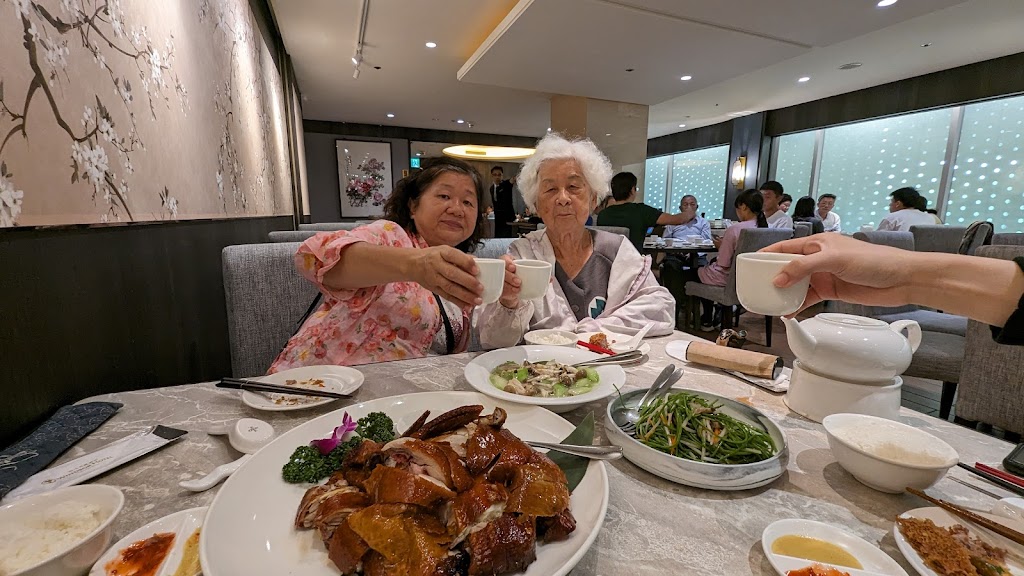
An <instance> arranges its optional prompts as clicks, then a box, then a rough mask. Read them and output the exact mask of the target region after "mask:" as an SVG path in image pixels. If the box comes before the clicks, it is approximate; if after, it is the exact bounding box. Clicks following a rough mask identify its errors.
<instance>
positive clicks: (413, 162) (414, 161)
mask: <svg viewBox="0 0 1024 576" xmlns="http://www.w3.org/2000/svg"><path fill="white" fill-rule="evenodd" d="M409 167H410V168H419V167H420V159H419V158H410V159H409Z"/></svg>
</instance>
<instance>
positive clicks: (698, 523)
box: [55, 332, 1013, 576]
mask: <svg viewBox="0 0 1024 576" xmlns="http://www.w3.org/2000/svg"><path fill="white" fill-rule="evenodd" d="M681 339H684V340H692V339H695V337H694V336H690V335H688V334H684V333H681V332H676V333H674V334H673V335H671V336H665V337H659V338H650V339H648V340H647V342H649V343H650V344H651V351H650V353H649V355H648V357H647V358H646V359H645V361H644V362H642V363H640V364H637V365H632V366H626V367H625V370H626V375H627V379H626V385H625V388H626V389H636V388H643V387H648V386H649V385H650V384H651V383H652V382H653V380H654V379H655V377H656V376H657V375H658V373H659V372H660V371H661V370H662V368H664V367H665V365H667V364H669V363H674V364H676V365H677V366H678V365H683V367H684V369H685V375H684V376H683V378H682V379H681V380H680V381H679V383H678V384H676V387H685V388H692V389H695V390H702V391H707V392H712V393H714V394H718V395H721V396H725V397H728V398H734V399H736V400H738V401H740V402H744V403H747V404H749V405H751V406H754V407H756V408H757V409H759V410H761V411H762V412H764V413H765V414H767V415H768V416H769V417H770V418H772V419H773V420H774V421H775V422H776V423H777V424H778V425H779V426H780V428H781V429H782V430H783V431H784V433H785V435H786V438H787V442H788V451H789V456H788V463H787V467H786V471H785V472H784V474H783V475H782V476H781V477H780V478H778V479H777V480H775V481H774V482H772V483H771V484H769V485H767V486H764V487H762V488H757V489H753V490H746V491H741V492H720V491H712V490H702V489H698V488H691V487H689V486H683V485H680V484H674V483H672V482H669V481H667V480H664V479H662V478H660V477H658V476H655V475H653V474H651V473H648V472H646V471H644V470H642V469H640V468H638V467H637V466H635V465H634V464H632V463H631V462H629V461H628V460H625V459H620V460H616V461H612V462H609V463H607V466H608V468H607V469H608V475H609V485H610V498H609V504H608V512H607V516H606V517H605V519H604V525H603V527H602V528H601V531H600V533H599V535H598V537H597V540H596V541H595V542H594V543H593V546H592V547H591V548H590V550H589V552H588V553H587V554H586V555H585V556H584V557H583V558H582V559H581V561H580V562H579V564H578V565H577V566H576V568H575V569H574V570H573V571H572V574H573V575H577V576H583V575H588V576H590V575H595V576H596V575H601V576H612V575H629V576H640V575H646V574H650V575H659V576H661V575H664V574H687V575H703V574H707V575H709V576H710V575H714V576H720V575H722V574H729V575H743V574H774V573H775V572H774V570H773V568H772V567H771V565H770V564H769V563H768V560H767V558H766V556H765V554H764V552H763V551H762V547H761V533H762V531H764V529H765V527H766V526H768V525H769V524H771V523H772V522H774V521H776V520H779V519H783V518H803V519H808V520H817V521H821V522H826V523H829V524H832V525H834V526H837V527H841V528H843V529H845V530H847V531H849V532H851V533H853V534H856V535H857V536H859V537H861V538H864V539H866V540H867V541H868V542H871V543H873V544H876V545H877V546H879V548H880V549H881V550H882V551H884V552H885V553H886V554H888V555H890V556H891V557H892V558H894V559H896V560H897V561H898V562H899V563H900V564H901V565H902V566H903V567H904V568H905V569H906V570H907V572H908V574H914V572H913V569H912V568H911V567H910V565H909V564H908V563H907V561H906V560H905V559H904V558H903V556H902V554H900V552H899V551H898V549H897V548H896V543H895V540H894V538H893V522H894V520H895V518H896V516H897V515H899V514H901V513H902V512H905V511H907V510H911V509H914V508H919V507H922V506H926V505H927V504H926V503H925V502H924V501H923V500H920V499H918V498H917V497H915V496H911V495H909V494H900V495H893V494H885V493H882V492H878V491H875V490H873V489H871V488H868V487H867V486H865V485H863V484H861V483H859V482H858V481H857V480H856V479H854V478H853V476H851V475H850V474H848V473H847V472H846V471H845V470H843V469H842V468H841V467H840V466H839V464H838V463H837V462H836V459H835V458H834V457H833V456H832V453H831V451H830V450H829V448H828V441H827V438H826V435H825V430H824V428H823V427H822V426H821V424H818V423H815V422H812V421H810V420H807V419H806V418H803V417H801V416H799V415H797V414H795V413H794V412H792V411H790V410H789V409H788V407H787V406H786V404H785V403H784V402H783V396H782V395H780V394H775V393H771V392H768V391H767V390H764V389H761V388H757V387H754V386H752V385H750V384H748V383H746V382H744V381H741V380H739V379H736V378H733V377H731V376H728V375H726V374H724V373H722V372H720V371H718V370H717V369H713V368H702V367H700V366H698V365H693V364H687V363H685V362H681V361H679V360H676V359H673V358H671V357H669V356H667V355H666V353H665V345H666V344H667V343H668V342H671V341H674V340H681ZM476 355H477V354H476V353H466V354H455V355H450V356H431V357H427V358H420V359H416V360H405V361H398V362H388V363H381V364H368V365H363V366H357V367H356V368H358V369H359V370H360V371H361V372H363V374H364V375H365V377H366V380H365V382H364V384H363V385H362V387H361V388H359V390H358V391H357V392H356V393H355V395H354V396H353V397H352V399H351V400H338V401H335V402H332V403H330V404H327V405H323V406H319V407H316V408H310V409H306V410H299V411H291V412H260V411H257V410H254V409H251V408H248V407H247V406H245V405H244V404H242V402H241V400H240V398H239V393H238V392H237V391H230V390H224V389H219V388H216V387H215V385H214V383H198V384H185V385H181V386H171V387H165V388H154V389H148V390H137V391H132V392H119V393H114V394H106V395H102V396H96V397H93V398H89V399H86V400H83V402H87V401H97V400H101V401H108V402H120V403H122V404H123V405H124V406H123V407H122V408H121V410H120V411H119V412H118V413H117V414H116V415H114V416H113V417H112V418H111V419H110V420H108V421H107V422H106V423H105V424H103V425H102V426H101V427H100V428H98V429H97V430H96V431H94V432H93V433H92V434H90V435H89V436H87V437H86V438H85V439H83V440H82V441H81V442H79V443H78V444H77V445H75V446H74V447H73V448H72V449H71V450H69V451H68V452H67V453H66V454H64V455H63V456H62V457H61V459H59V460H58V461H57V462H55V464H59V463H61V462H64V461H66V460H68V459H70V458H74V457H78V456H81V455H82V454H84V453H86V452H89V451H92V450H95V449H97V448H99V447H101V446H103V445H105V444H107V443H109V442H112V441H114V440H117V439H119V438H122V437H124V436H127V435H128V434H131V433H133V432H137V431H139V430H143V429H146V428H148V427H151V426H153V425H156V424H162V425H165V426H171V427H174V428H181V429H184V430H187V431H188V432H189V433H188V435H187V436H185V437H184V438H182V439H181V440H179V441H177V442H174V443H172V444H170V445H169V446H167V447H165V448H163V449H161V450H159V451H157V452H154V453H151V454H149V455H146V456H144V457H142V458H140V459H138V460H135V461H133V462H130V463H129V464H126V465H124V466H122V467H121V468H119V469H116V470H114V471H112V472H109V473H107V474H105V475H103V476H100V477H98V478H96V479H94V480H93V481H92V482H95V483H101V484H108V485H111V486H116V487H118V488H120V489H121V490H122V491H123V492H124V494H125V498H126V502H125V506H124V510H123V512H122V513H121V515H120V516H119V517H118V519H117V520H116V526H115V529H116V533H117V536H118V537H121V536H124V535H126V534H128V533H129V532H131V531H132V530H135V529H136V528H139V527H140V526H142V525H144V524H146V523H148V522H150V521H152V520H155V519H157V518H160V517H162V516H165V515H167V514H171V513H173V512H176V511H179V510H185V509H188V508H193V507H197V506H205V505H209V504H210V503H211V502H212V501H213V498H214V496H215V495H216V493H217V490H218V489H219V487H218V488H214V489H212V490H209V491H207V492H200V493H193V492H189V491H186V490H184V489H182V488H179V487H178V483H179V482H180V481H182V480H189V479H195V478H199V477H201V476H203V475H205V474H206V473H207V472H210V471H211V470H212V469H213V468H215V467H217V466H219V465H221V464H225V463H227V462H230V461H232V460H235V459H236V458H238V457H239V456H240V454H239V453H238V452H236V451H235V450H234V449H233V448H231V446H230V445H229V444H228V442H227V439H226V437H223V436H210V435H208V434H207V433H206V432H205V431H206V430H209V429H210V428H211V427H212V426H214V425H216V424H221V423H224V422H232V421H234V420H237V419H239V418H243V417H251V418H259V419H261V420H265V421H268V422H270V423H271V424H272V425H273V426H274V428H275V430H276V433H277V434H278V435H280V434H282V433H284V432H286V431H288V430H289V429H291V428H293V427H295V426H297V425H299V424H301V423H303V422H306V421H308V420H310V419H312V418H314V417H316V416H319V415H321V414H325V413H327V412H330V411H333V410H339V409H341V408H344V407H345V406H346V405H348V404H352V403H358V402H363V401H366V400H371V399H374V398H381V397H386V396H393V395H399V394H408V393H414V392H425V391H439V390H472V388H471V387H470V385H469V383H468V382H466V379H465V378H464V377H463V368H464V366H465V365H466V363H467V362H469V361H470V360H471V359H472V358H474V357H475V356H476ZM606 403H607V401H598V402H592V403H589V404H586V405H584V406H582V407H580V408H577V409H575V410H573V411H572V412H569V413H567V414H564V416H565V417H566V418H567V419H568V420H569V421H571V422H572V423H574V424H578V423H579V422H580V421H582V420H583V418H584V417H586V415H587V414H589V413H591V412H592V413H594V417H595V418H596V426H595V429H596V433H595V438H594V441H595V443H607V440H606V438H605V434H604V430H603V426H604V419H605V418H604V413H605V407H606ZM900 417H901V420H902V421H903V422H905V423H907V424H909V425H911V426H914V427H917V428H920V429H922V430H926V431H928V432H930V433H932V434H934V435H936V436H938V437H939V438H941V439H943V440H945V441H946V442H948V443H949V444H950V445H951V446H953V447H954V448H955V449H956V450H957V452H959V454H960V460H961V461H963V462H970V463H974V462H975V461H980V462H984V463H987V464H990V465H996V464H998V463H999V462H1000V461H1001V459H1002V458H1003V457H1004V456H1005V455H1006V454H1008V453H1009V452H1010V450H1011V449H1012V448H1013V446H1012V445H1011V444H1009V443H1008V442H1005V441H1003V440H1000V439H997V438H994V437H990V436H986V435H983V434H981V433H979V432H975V431H973V430H968V429H966V428H963V427H961V426H957V425H954V424H952V423H949V422H945V421H942V420H939V419H937V418H934V417H931V416H927V415H925V414H921V413H918V412H913V411H911V410H909V409H906V408H903V409H902V411H901V414H900ZM339 420H340V417H339ZM954 477H955V478H958V479H960V480H961V481H964V482H967V483H971V484H976V485H978V486H979V487H981V488H983V489H984V490H986V491H989V492H992V493H997V494H1001V495H1004V496H1010V495H1011V494H1009V493H1004V492H1003V491H1002V490H1001V489H1000V488H997V487H995V486H993V485H988V484H986V483H984V481H982V480H978V479H976V478H974V477H971V476H970V475H969V474H968V473H967V472H966V471H964V470H962V469H959V468H955V467H954V468H953V469H952V470H951V471H950V472H949V474H948V475H947V476H946V477H945V478H944V479H942V480H941V481H939V483H938V484H936V485H935V486H934V487H932V488H931V489H929V490H928V493H929V494H931V495H932V496H934V497H937V498H942V499H945V500H949V501H952V502H954V503H956V504H960V505H963V506H969V507H974V508H986V509H987V508H989V507H991V505H992V504H993V503H994V502H995V500H994V499H993V498H991V497H990V496H986V495H984V494H983V493H981V492H979V491H976V490H973V489H971V488H969V487H967V486H965V485H963V484H960V483H958V482H956V481H954V480H953V479H952V478H954ZM253 497H254V498H258V497H259V495H257V494H254V495H253Z"/></svg>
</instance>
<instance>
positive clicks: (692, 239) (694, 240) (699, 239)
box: [686, 234, 704, 244]
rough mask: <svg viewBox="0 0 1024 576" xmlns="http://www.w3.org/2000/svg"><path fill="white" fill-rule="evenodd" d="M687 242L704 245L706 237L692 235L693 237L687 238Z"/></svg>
mask: <svg viewBox="0 0 1024 576" xmlns="http://www.w3.org/2000/svg"><path fill="white" fill-rule="evenodd" d="M686 241H687V242H689V243H690V244H703V243H704V237H703V236H700V235H697V234H694V235H691V236H687V237H686Z"/></svg>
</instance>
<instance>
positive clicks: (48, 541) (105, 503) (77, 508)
mask: <svg viewBox="0 0 1024 576" xmlns="http://www.w3.org/2000/svg"><path fill="white" fill-rule="evenodd" d="M122 506H124V494H122V493H121V491H120V490H118V489H117V488H114V487H111V486H104V485H102V484H88V485H84V486H69V487H67V488H60V489H57V490H54V491H52V492H46V493H44V494H37V495H34V496H27V497H25V498H22V499H20V500H15V501H14V502H12V503H10V504H7V505H6V506H0V576H81V575H82V574H85V573H86V572H88V571H89V569H90V568H91V567H92V565H93V564H95V563H96V561H97V560H99V558H100V556H102V555H103V553H104V552H105V551H106V550H107V548H109V547H110V544H111V542H112V540H113V536H114V534H113V532H114V527H113V521H114V518H117V515H118V514H120V512H121V507H122Z"/></svg>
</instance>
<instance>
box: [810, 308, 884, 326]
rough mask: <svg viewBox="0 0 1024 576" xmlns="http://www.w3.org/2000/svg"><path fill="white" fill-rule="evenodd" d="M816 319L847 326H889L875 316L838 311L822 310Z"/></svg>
mask: <svg viewBox="0 0 1024 576" xmlns="http://www.w3.org/2000/svg"><path fill="white" fill-rule="evenodd" d="M815 318H817V319H818V320H822V321H824V322H828V323H830V324H836V325H838V326H840V327H843V326H845V327H848V328H886V329H888V328H889V324H888V323H887V322H883V321H881V320H877V319H875V318H868V317H866V316H856V315H853V314H840V313H838V312H822V313H821V314H818V315H817V316H815Z"/></svg>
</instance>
